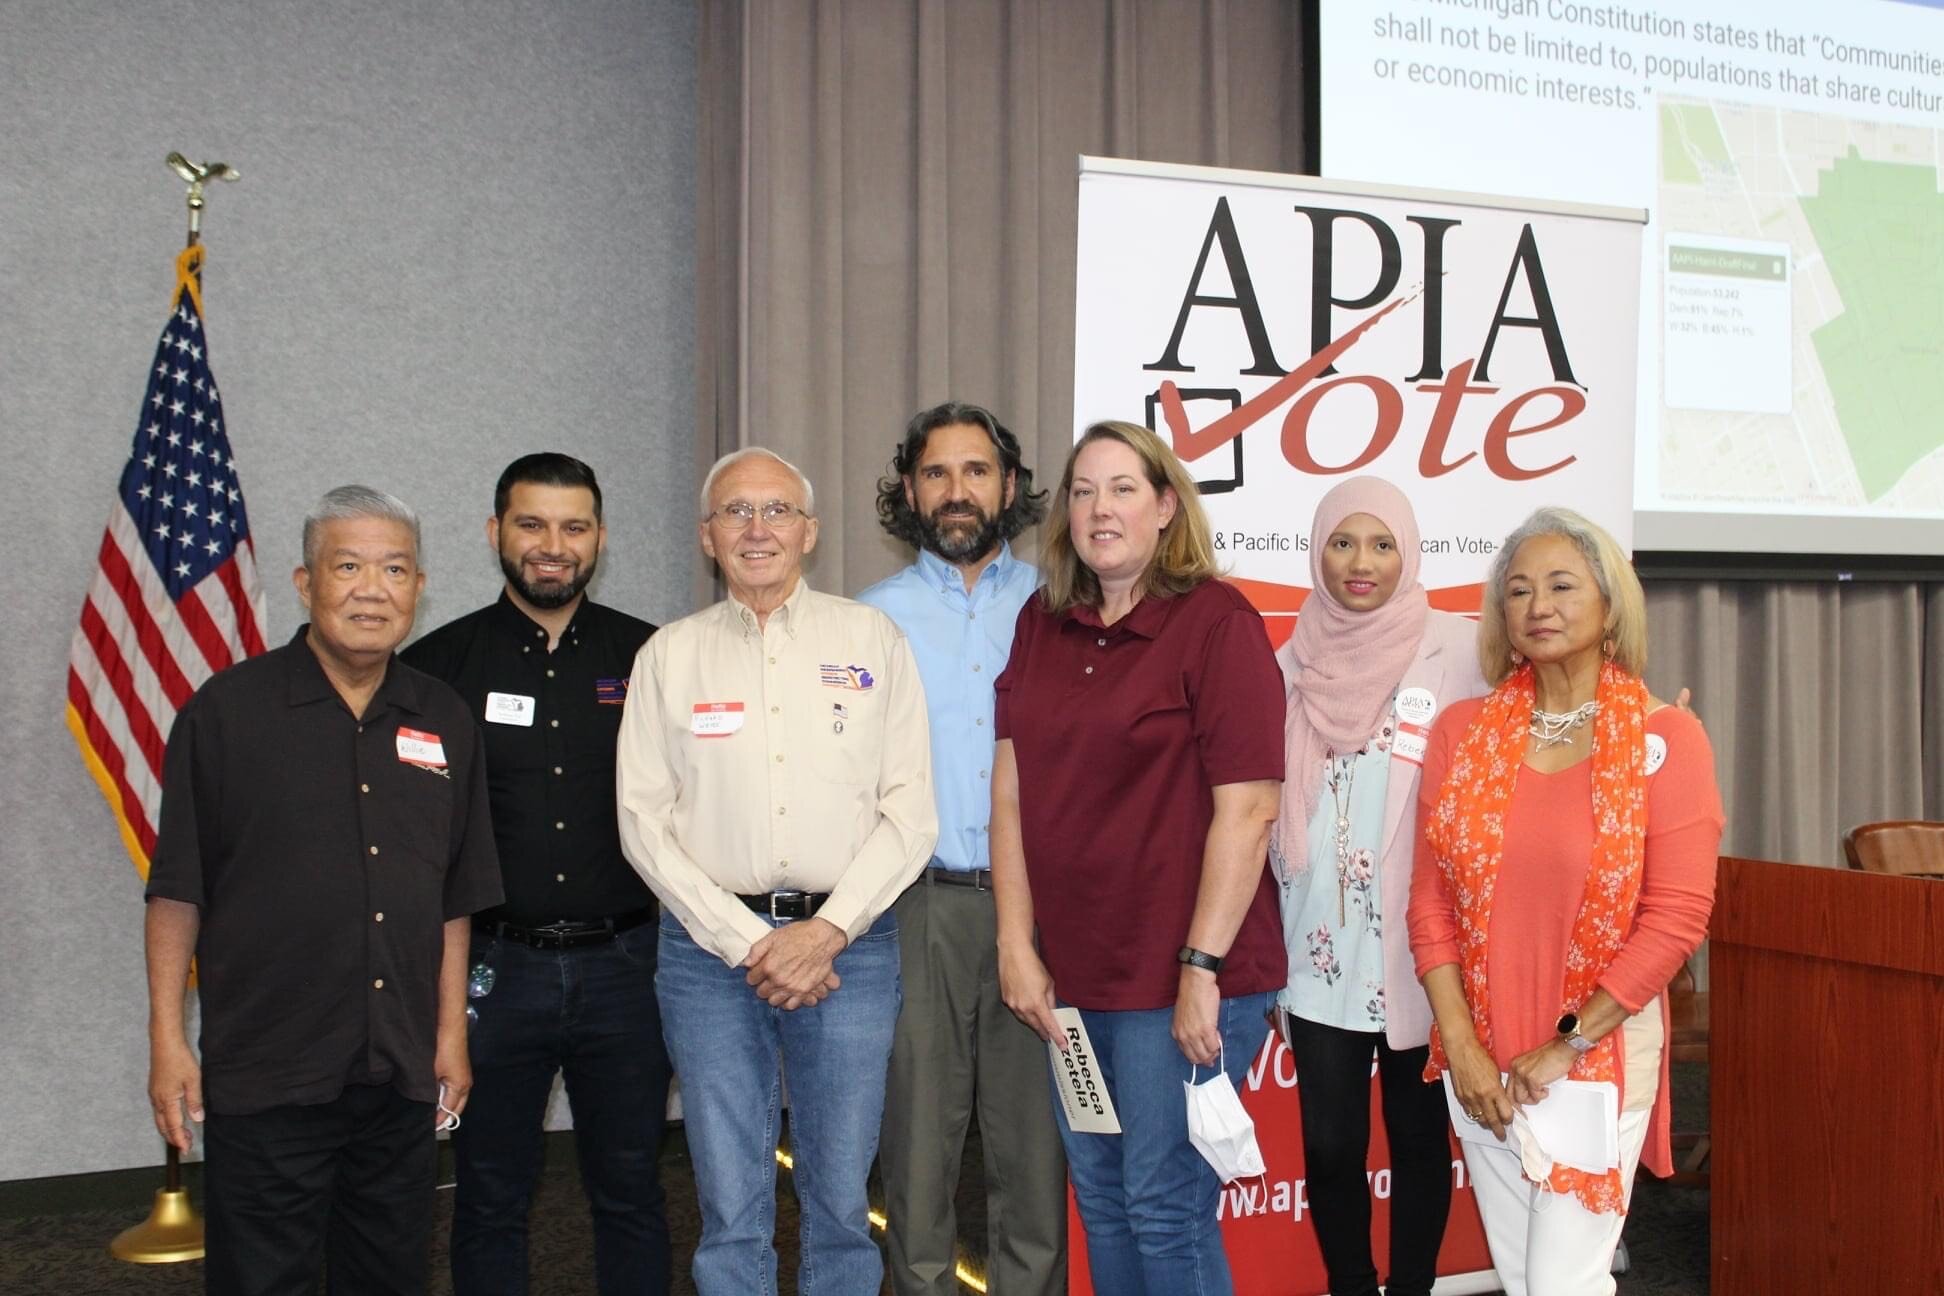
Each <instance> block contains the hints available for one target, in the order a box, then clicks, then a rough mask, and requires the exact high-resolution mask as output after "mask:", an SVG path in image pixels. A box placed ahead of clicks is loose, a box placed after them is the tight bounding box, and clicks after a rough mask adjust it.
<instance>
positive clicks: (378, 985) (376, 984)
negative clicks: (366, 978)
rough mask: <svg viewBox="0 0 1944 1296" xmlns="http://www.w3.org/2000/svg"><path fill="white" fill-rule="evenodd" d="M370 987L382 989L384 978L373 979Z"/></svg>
mask: <svg viewBox="0 0 1944 1296" xmlns="http://www.w3.org/2000/svg"><path fill="white" fill-rule="evenodd" d="M371 988H372V989H373V990H383V989H384V988H385V978H383V977H379V978H378V979H377V980H376V981H373V982H372V983H371Z"/></svg>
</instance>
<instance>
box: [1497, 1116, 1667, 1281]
mask: <svg viewBox="0 0 1944 1296" xmlns="http://www.w3.org/2000/svg"><path fill="white" fill-rule="evenodd" d="M1652 1115H1653V1112H1651V1111H1631V1112H1621V1113H1620V1181H1621V1184H1622V1185H1623V1187H1622V1192H1623V1193H1625V1194H1626V1196H1627V1198H1628V1199H1629V1200H1631V1199H1632V1196H1633V1180H1634V1171H1635V1170H1636V1169H1637V1168H1638V1167H1639V1165H1640V1150H1641V1146H1642V1145H1643V1144H1644V1143H1646V1141H1647V1121H1648V1118H1649V1117H1651V1116H1652ZM1461 1146H1462V1147H1463V1149H1464V1153H1465V1165H1466V1167H1467V1168H1468V1169H1469V1170H1470V1172H1471V1179H1472V1191H1473V1193H1474V1195H1475V1196H1476V1197H1477V1199H1478V1214H1479V1218H1480V1219H1482V1220H1483V1221H1484V1224H1485V1244H1486V1245H1487V1246H1489V1247H1490V1248H1491V1250H1492V1265H1493V1267H1494V1268H1496V1269H1497V1270H1498V1277H1499V1282H1500V1283H1502V1284H1504V1286H1505V1296H1612V1292H1613V1290H1614V1282H1613V1274H1612V1273H1611V1272H1609V1271H1610V1270H1611V1269H1612V1268H1613V1252H1614V1249H1615V1248H1616V1247H1618V1246H1619V1245H1620V1230H1621V1228H1622V1226H1624V1225H1625V1224H1626V1222H1627V1217H1626V1216H1624V1215H1620V1214H1606V1215H1595V1214H1594V1213H1593V1212H1592V1211H1590V1210H1588V1209H1586V1207H1584V1206H1582V1205H1580V1201H1579V1198H1577V1197H1575V1196H1573V1195H1572V1194H1571V1193H1558V1192H1553V1191H1551V1190H1550V1189H1541V1188H1540V1187H1539V1185H1537V1184H1535V1183H1533V1182H1532V1181H1531V1180H1530V1179H1527V1178H1526V1177H1525V1176H1524V1174H1522V1173H1521V1172H1520V1169H1519V1154H1518V1152H1517V1150H1516V1148H1517V1144H1508V1147H1509V1148H1511V1149H1513V1150H1505V1149H1501V1148H1497V1147H1487V1146H1483V1145H1481V1144H1478V1143H1471V1142H1466V1143H1463V1144H1461Z"/></svg>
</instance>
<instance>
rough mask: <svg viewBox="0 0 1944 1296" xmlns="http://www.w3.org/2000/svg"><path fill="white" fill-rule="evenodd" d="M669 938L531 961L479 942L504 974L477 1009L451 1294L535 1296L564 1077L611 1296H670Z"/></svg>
mask: <svg viewBox="0 0 1944 1296" xmlns="http://www.w3.org/2000/svg"><path fill="white" fill-rule="evenodd" d="M657 939H658V933H657V931H656V924H654V923H643V924H642V925H641V926H639V927H636V928H634V929H633V930H631V931H625V932H622V933H621V934H620V935H619V936H617V937H616V938H615V939H614V940H613V941H612V942H611V943H609V944H607V945H593V946H586V947H583V948H581V949H570V950H536V949H530V948H528V947H527V946H525V945H522V944H520V943H519V942H517V941H512V940H506V939H503V938H501V937H497V936H488V935H486V934H485V933H483V932H475V933H474V934H473V940H472V962H473V963H474V964H475V965H477V964H480V963H485V964H487V965H488V966H490V967H492V968H493V969H494V971H495V973H496V974H497V975H496V977H495V979H494V983H493V987H492V990H491V992H490V993H488V994H486V995H484V996H483V997H481V998H478V999H475V1000H473V1008H474V1009H475V1010H476V1011H477V1013H478V1020H476V1021H475V1022H473V1024H472V1029H471V1031H470V1032H469V1036H468V1042H469V1044H470V1046H471V1049H472V1067H473V1091H472V1097H471V1099H470V1100H469V1101H468V1102H467V1104H466V1119H465V1121H464V1122H463V1123H462V1124H461V1125H460V1127H459V1130H458V1132H457V1133H455V1134H454V1135H453V1136H452V1153H453V1167H454V1171H455V1173H456V1176H457V1178H458V1187H457V1190H456V1191H455V1192H454V1193H453V1200H452V1289H453V1291H454V1292H456V1293H457V1296H526V1292H527V1290H528V1288H527V1269H528V1259H527V1215H528V1213H529V1211H530V1209H531V1207H532V1204H533V1194H534V1189H535V1187H536V1186H537V1185H538V1183H539V1182H540V1171H541V1165H542V1161H543V1159H544V1155H545V1146H546V1145H545V1141H544V1140H545V1134H544V1131H543V1128H542V1127H543V1125H544V1123H545V1118H546V1113H547V1097H548V1095H549V1094H550V1093H552V1091H553V1081H554V1076H555V1075H556V1074H557V1073H564V1074H565V1075H566V1078H567V1100H568V1102H569V1103H570V1104H571V1105H572V1107H573V1112H574V1144H575V1147H576V1148H577V1149H578V1151H579V1153H580V1172H581V1183H582V1185H583V1186H584V1187H585V1188H586V1190H587V1204H588V1207H589V1210H590V1213H591V1214H592V1215H593V1223H594V1286H593V1288H592V1289H591V1290H593V1291H598V1292H599V1293H601V1296H667V1292H668V1289H669V1284H670V1282H671V1270H672V1268H673V1252H672V1250H671V1248H670V1246H669V1241H668V1221H667V1219H666V1217H665V1214H664V1207H663V1198H662V1187H661V1179H660V1169H659V1167H658V1158H659V1156H660V1152H661V1141H662V1120H663V1114H664V1112H665V1111H666V1109H667V1107H668V1077H669V1069H668V1053H667V1052H666V1050H664V1049H663V1047H662V1029H661V1008H660V1005H659V1004H658V1002H657V1001H656V999H655V945H656V941H657Z"/></svg>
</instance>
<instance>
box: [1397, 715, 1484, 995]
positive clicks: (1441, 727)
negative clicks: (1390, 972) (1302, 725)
mask: <svg viewBox="0 0 1944 1296" xmlns="http://www.w3.org/2000/svg"><path fill="white" fill-rule="evenodd" d="M1483 705H1484V703H1483V700H1482V699H1480V698H1469V699H1467V700H1465V701H1463V702H1455V703H1453V704H1452V705H1450V706H1448V707H1446V708H1445V710H1444V714H1443V715H1440V716H1439V717H1438V718H1437V720H1436V721H1434V722H1433V723H1432V726H1431V741H1430V742H1429V743H1428V744H1427V745H1426V750H1425V753H1424V776H1423V777H1422V778H1420V779H1419V780H1418V804H1417V858H1416V861H1415V862H1414V863H1413V865H1412V867H1411V901H1410V904H1409V905H1408V906H1407V907H1406V909H1405V924H1406V926H1407V927H1408V929H1409V931H1410V934H1411V958H1412V960H1413V962H1414V963H1415V964H1416V967H1417V974H1418V977H1419V979H1420V980H1421V979H1423V977H1424V974H1425V973H1426V972H1428V971H1430V970H1431V969H1432V968H1434V967H1438V966H1440V965H1441V964H1445V963H1456V962H1458V907H1457V906H1456V905H1455V904H1453V903H1452V900H1451V893H1450V892H1449V891H1447V890H1446V889H1445V880H1444V873H1443V872H1442V871H1441V870H1440V869H1439V868H1438V861H1437V858H1436V853H1435V852H1434V851H1433V850H1432V849H1431V843H1430V842H1429V841H1428V840H1426V838H1425V835H1424V830H1425V828H1426V826H1427V825H1429V824H1430V822H1431V817H1432V815H1433V814H1435V813H1436V812H1437V808H1438V799H1439V797H1440V796H1442V795H1443V793H1444V780H1445V770H1446V769H1448V768H1449V767H1450V765H1451V753H1452V751H1453V750H1454V749H1456V748H1457V746H1458V740H1459V739H1460V738H1463V737H1464V736H1465V730H1466V729H1467V728H1469V727H1470V726H1471V722H1472V720H1473V719H1475V718H1476V717H1477V715H1478V713H1479V711H1480V710H1481V709H1482V708H1483Z"/></svg>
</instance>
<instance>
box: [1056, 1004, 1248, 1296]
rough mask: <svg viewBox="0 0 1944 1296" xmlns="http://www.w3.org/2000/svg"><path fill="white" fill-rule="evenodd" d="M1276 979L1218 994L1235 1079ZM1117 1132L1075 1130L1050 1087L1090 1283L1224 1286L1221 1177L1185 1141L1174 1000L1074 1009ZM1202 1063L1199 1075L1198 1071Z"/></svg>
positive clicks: (1175, 1292)
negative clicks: (1218, 1214) (1263, 987)
mask: <svg viewBox="0 0 1944 1296" xmlns="http://www.w3.org/2000/svg"><path fill="white" fill-rule="evenodd" d="M1275 997H1276V996H1275V992H1274V991H1264V992H1262V993H1261V994H1251V995H1237V996H1236V997H1235V998H1233V999H1224V1000H1222V1015H1221V1021H1220V1025H1221V1031H1222V1046H1223V1051H1224V1054H1225V1058H1226V1063H1227V1065H1226V1067H1225V1070H1226V1071H1227V1072H1228V1077H1229V1080H1230V1082H1231V1083H1234V1084H1236V1085H1237V1087H1238V1090H1239V1088H1240V1083H1241V1080H1242V1076H1243V1074H1244V1073H1245V1072H1247V1071H1248V1069H1249V1063H1250V1061H1251V1060H1252V1059H1253V1058H1254V1057H1255V1055H1256V1051H1257V1050H1258V1049H1260V1048H1261V1047H1262V1037H1263V1036H1264V1035H1266V1034H1267V1033H1268V1031H1269V1023H1268V1021H1267V1020H1266V1019H1265V1017H1264V1015H1263V1014H1265V1013H1266V1012H1268V1010H1269V1005H1270V1003H1271V1002H1273V1001H1274V999H1275ZM1080 1017H1081V1020H1082V1021H1083V1022H1085V1023H1086V1027H1087V1037H1088V1038H1089V1039H1090V1040H1092V1041H1093V1046H1094V1052H1095V1054H1096V1055H1097V1057H1098V1060H1099V1062H1100V1073H1101V1078H1102V1079H1103V1080H1105V1081H1106V1083H1107V1093H1108V1095H1109V1096H1110V1097H1112V1098H1113V1100H1114V1110H1115V1112H1116V1114H1118V1115H1119V1117H1120V1126H1121V1132H1120V1133H1119V1134H1075V1133H1074V1132H1073V1131H1072V1130H1071V1129H1069V1128H1068V1127H1067V1123H1066V1113H1065V1112H1064V1111H1063V1110H1061V1108H1060V1105H1059V1101H1058V1099H1057V1097H1056V1099H1055V1101H1054V1104H1053V1110H1054V1114H1055V1115H1056V1116H1058V1117H1059V1121H1060V1137H1061V1139H1062V1140H1063V1141H1064V1142H1065V1143H1066V1154H1067V1172H1068V1174H1069V1175H1070V1176H1071V1177H1072V1179H1073V1195H1074V1197H1075V1198H1076V1199H1077V1200H1078V1202H1079V1204H1080V1222H1081V1224H1082V1225H1084V1226H1085V1228H1086V1233H1087V1267H1088V1269H1089V1270H1090V1271H1091V1273H1092V1277H1093V1289H1094V1290H1095V1291H1097V1292H1101V1293H1107V1292H1111V1293H1113V1296H1230V1294H1231V1293H1233V1292H1234V1290H1235V1288H1234V1286H1233V1284H1231V1282H1230V1281H1229V1267H1228V1256H1227V1254H1225V1253H1224V1252H1223V1250H1222V1232H1221V1226H1220V1224H1218V1223H1217V1221H1216V1218H1215V1208H1216V1201H1217V1198H1218V1197H1219V1196H1220V1194H1221V1188H1222V1185H1221V1181H1220V1180H1218V1179H1217V1178H1216V1177H1215V1171H1214V1170H1213V1169H1211V1168H1210V1167H1209V1164H1208V1162H1207V1161H1205V1160H1203V1159H1202V1154H1201V1153H1200V1152H1197V1151H1196V1150H1195V1146H1194V1144H1192V1143H1190V1142H1189V1141H1188V1098H1187V1094H1186V1093H1185V1092H1184V1091H1183V1090H1182V1087H1181V1086H1182V1085H1183V1084H1184V1083H1185V1082H1186V1081H1187V1080H1188V1078H1189V1071H1190V1067H1189V1063H1188V1059H1187V1058H1185V1057H1183V1056H1182V1055H1181V1046H1180V1045H1178V1044H1176V1043H1175V1042H1174V1037H1173V1036H1172V1035H1171V1034H1169V1030H1170V1028H1171V1027H1172V1026H1173V1024H1174V1009H1173V1008H1172V1007H1169V1008H1153V1009H1147V1010H1144V1011H1140V1012H1093V1011H1089V1010H1086V1009H1082V1010H1081V1013H1080ZM1210 1075H1211V1072H1210V1069H1209V1068H1207V1067H1204V1068H1202V1070H1201V1073H1200V1074H1199V1075H1198V1076H1197V1077H1196V1079H1198V1080H1207V1079H1209V1078H1210Z"/></svg>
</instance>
